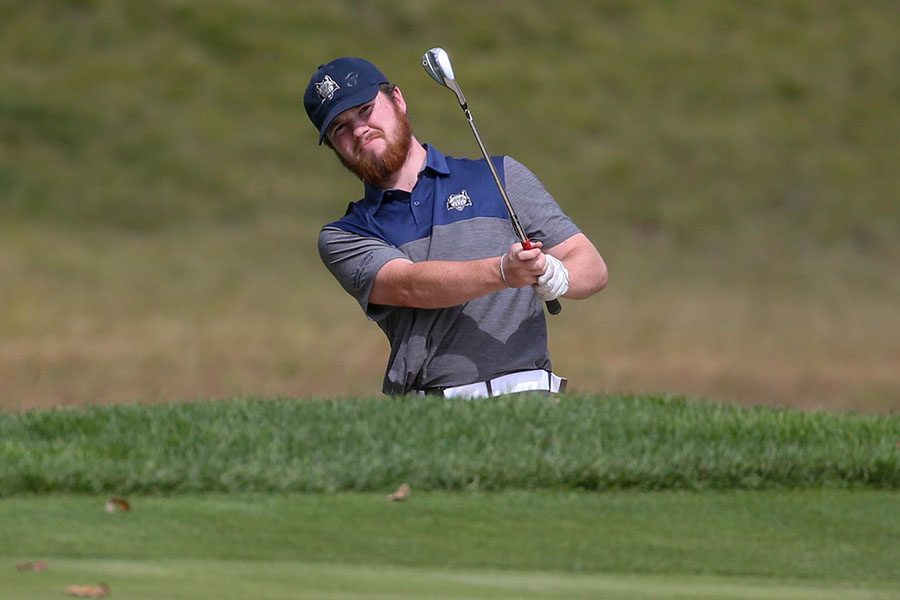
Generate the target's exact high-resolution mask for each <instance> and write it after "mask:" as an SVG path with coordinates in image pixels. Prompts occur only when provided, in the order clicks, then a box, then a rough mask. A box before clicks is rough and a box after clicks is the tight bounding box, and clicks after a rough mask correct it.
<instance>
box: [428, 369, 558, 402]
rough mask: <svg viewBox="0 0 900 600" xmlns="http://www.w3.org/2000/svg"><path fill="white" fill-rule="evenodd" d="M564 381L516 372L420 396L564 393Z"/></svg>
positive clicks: (542, 372) (535, 371)
mask: <svg viewBox="0 0 900 600" xmlns="http://www.w3.org/2000/svg"><path fill="white" fill-rule="evenodd" d="M566 381H567V380H566V379H565V378H564V377H559V376H557V375H555V374H553V373H551V372H550V371H545V370H544V369H532V370H531V371H517V372H515V373H508V374H506V375H501V376H500V377H494V378H493V379H489V380H487V381H479V382H476V383H467V384H465V385H456V386H453V387H447V388H435V389H433V390H422V391H420V392H419V394H420V395H423V396H424V395H428V394H435V395H438V396H443V397H445V398H490V397H491V396H501V395H503V394H516V393H519V392H564V391H565V389H566Z"/></svg>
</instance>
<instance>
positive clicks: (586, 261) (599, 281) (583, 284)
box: [563, 248, 608, 300]
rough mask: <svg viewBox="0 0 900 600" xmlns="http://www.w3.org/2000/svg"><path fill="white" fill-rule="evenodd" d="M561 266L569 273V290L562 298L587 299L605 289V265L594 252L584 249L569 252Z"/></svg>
mask: <svg viewBox="0 0 900 600" xmlns="http://www.w3.org/2000/svg"><path fill="white" fill-rule="evenodd" d="M563 264H564V265H566V269H568V271H569V290H568V291H567V292H566V293H565V294H563V297H564V298H570V299H573V300H578V299H582V298H587V297H589V296H592V295H594V294H596V293H597V292H599V291H600V290H602V289H603V288H604V287H606V281H607V278H608V274H607V270H606V263H605V262H603V259H602V258H601V257H600V255H599V254H597V253H596V252H591V251H589V250H588V249H586V248H585V249H579V250H577V251H574V252H570V253H569V255H568V256H567V257H566V259H565V260H564V261H563Z"/></svg>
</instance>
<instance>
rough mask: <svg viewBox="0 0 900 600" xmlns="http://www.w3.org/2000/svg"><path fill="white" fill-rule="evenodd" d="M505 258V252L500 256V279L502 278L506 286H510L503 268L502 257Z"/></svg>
mask: <svg viewBox="0 0 900 600" xmlns="http://www.w3.org/2000/svg"><path fill="white" fill-rule="evenodd" d="M504 258H506V255H505V254H502V255H501V256H500V279H501V280H503V283H505V284H506V287H508V288H511V287H512V286H511V285H510V284H509V280H507V279H506V272H505V271H504V269H503V259H504Z"/></svg>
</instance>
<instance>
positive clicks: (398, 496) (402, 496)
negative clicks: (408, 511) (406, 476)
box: [387, 483, 409, 502]
mask: <svg viewBox="0 0 900 600" xmlns="http://www.w3.org/2000/svg"><path fill="white" fill-rule="evenodd" d="M407 498H409V484H408V483H404V484H403V485H401V486H400V487H398V488H397V490H396V491H395V492H394V493H393V494H388V496H387V499H388V500H390V501H391V502H402V501H403V500H406V499H407Z"/></svg>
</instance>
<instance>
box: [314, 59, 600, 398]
mask: <svg viewBox="0 0 900 600" xmlns="http://www.w3.org/2000/svg"><path fill="white" fill-rule="evenodd" d="M303 100H304V105H305V108H306V112H307V114H308V116H309V118H310V120H311V121H312V123H313V125H315V127H316V128H317V129H318V131H319V143H320V144H321V143H322V142H323V141H324V142H325V143H326V144H327V145H328V146H329V147H330V148H332V149H333V151H334V153H335V154H336V155H337V157H338V159H340V161H341V162H342V163H343V164H344V166H345V167H347V168H348V169H349V170H350V171H352V172H353V173H355V174H356V175H357V176H358V177H359V178H360V179H361V180H362V181H363V183H364V192H365V195H364V197H363V198H362V199H361V200H359V201H357V202H353V203H351V204H350V206H349V208H348V209H347V212H346V214H345V215H344V217H343V218H342V219H340V220H338V221H335V222H333V223H331V224H329V225H326V226H325V227H323V228H322V231H321V233H320V234H319V253H320V255H321V257H322V260H323V262H324V263H325V265H326V267H328V269H329V271H331V273H332V275H334V277H335V278H336V279H337V280H338V281H339V282H340V284H341V285H342V286H343V288H344V289H345V290H346V291H347V292H349V293H350V294H351V295H353V297H354V298H356V300H357V301H358V302H359V304H360V306H361V307H362V309H363V311H364V312H365V314H366V315H367V316H368V318H369V319H371V320H373V321H375V322H376V323H378V325H379V326H380V327H381V329H382V330H383V331H384V333H385V334H386V335H387V337H388V340H389V342H390V347H391V351H390V357H389V359H388V365H387V372H386V373H385V378H384V385H383V391H384V392H385V393H387V394H416V393H418V394H439V395H443V396H447V397H460V396H461V397H469V398H471V397H487V396H496V395H499V394H503V393H515V392H522V391H535V390H540V391H546V392H558V391H562V390H563V389H564V387H565V380H564V379H563V378H561V377H558V376H557V375H555V374H553V372H552V366H551V362H550V355H549V350H548V348H547V327H546V320H545V316H544V311H543V304H544V301H548V300H552V299H554V298H556V297H558V296H562V297H564V298H569V299H578V298H586V297H588V296H591V295H592V294H594V293H596V292H598V291H600V290H601V289H603V288H604V287H605V285H606V279H607V271H606V265H605V264H604V262H603V259H602V258H601V257H600V254H599V253H598V252H597V250H596V248H595V247H594V245H593V244H592V243H591V242H590V240H588V238H587V237H586V236H585V235H584V234H583V233H581V231H580V230H579V229H578V227H577V226H576V225H575V224H574V223H573V222H572V221H571V219H569V218H568V217H567V216H566V215H565V214H564V213H563V212H562V210H561V209H560V207H559V206H558V205H557V203H556V202H555V201H554V199H553V198H552V197H551V196H550V194H548V193H547V191H546V190H545V189H544V188H543V186H542V185H541V183H540V182H539V181H538V179H537V178H536V177H535V176H534V175H533V174H532V173H531V172H530V171H529V170H528V169H526V168H525V167H524V166H523V165H521V164H520V163H518V162H516V161H515V160H513V159H512V158H510V157H493V161H494V164H495V166H496V168H497V171H498V172H499V173H500V174H501V178H503V179H504V182H505V185H506V188H507V192H508V195H509V197H510V199H511V200H512V203H513V205H514V206H515V207H516V212H517V214H518V215H519V219H520V221H521V222H522V226H523V227H524V229H525V231H526V233H527V235H528V236H529V239H531V240H532V241H533V242H535V245H536V247H535V248H533V249H529V250H524V249H523V248H522V244H521V243H519V242H518V241H517V238H516V236H515V233H514V231H513V229H512V226H511V223H510V222H509V214H508V212H507V210H506V207H505V204H504V203H503V200H502V197H501V195H500V193H499V191H498V190H497V187H496V184H495V182H494V180H493V178H492V176H491V174H490V170H489V168H488V166H487V163H486V162H485V161H484V159H480V160H469V159H460V158H452V157H448V156H444V155H443V154H441V153H440V152H439V151H438V150H437V149H435V148H434V147H432V146H429V145H423V144H421V143H419V141H418V140H417V139H416V138H415V136H413V134H412V131H411V128H410V124H409V119H408V117H407V105H406V100H405V99H404V97H403V93H402V92H401V91H400V89H399V88H398V87H396V86H395V85H392V84H391V83H389V81H388V79H387V77H385V76H384V74H383V73H382V72H381V71H380V70H379V69H378V68H377V67H376V66H375V65H373V64H372V63H370V62H368V61H366V60H364V59H361V58H354V57H343V58H338V59H336V60H334V61H332V62H330V63H328V64H325V65H321V66H320V67H319V68H318V69H317V70H316V72H315V73H314V74H313V76H312V77H311V79H310V81H309V84H308V86H307V88H306V92H305V94H304V99H303Z"/></svg>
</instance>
